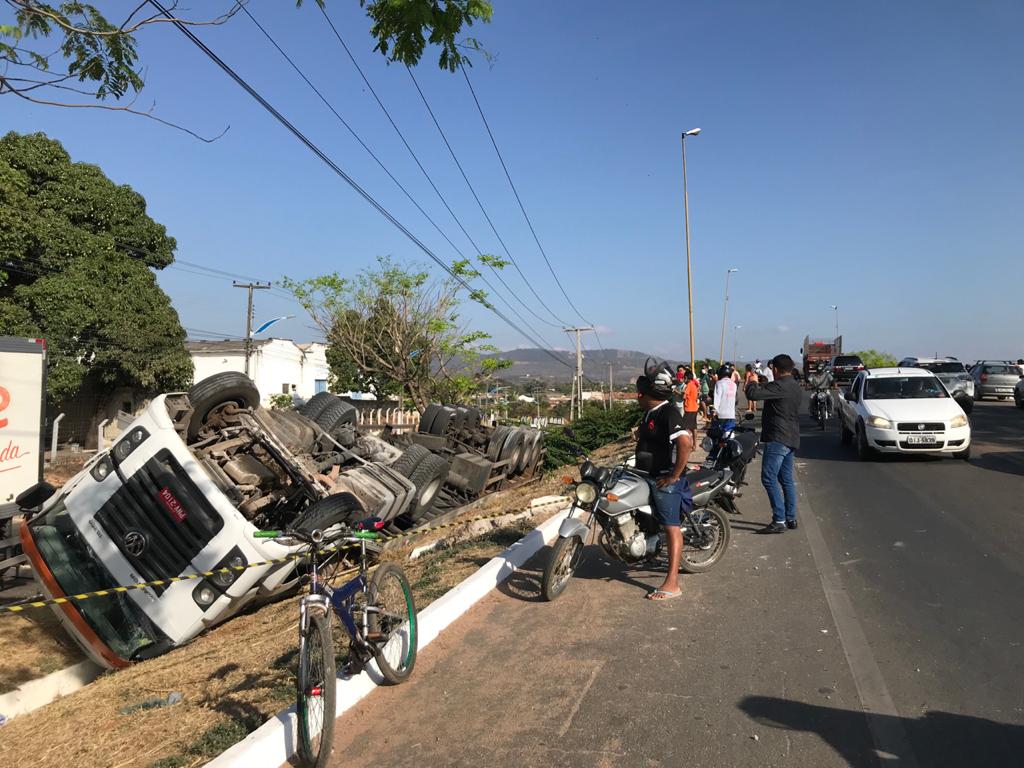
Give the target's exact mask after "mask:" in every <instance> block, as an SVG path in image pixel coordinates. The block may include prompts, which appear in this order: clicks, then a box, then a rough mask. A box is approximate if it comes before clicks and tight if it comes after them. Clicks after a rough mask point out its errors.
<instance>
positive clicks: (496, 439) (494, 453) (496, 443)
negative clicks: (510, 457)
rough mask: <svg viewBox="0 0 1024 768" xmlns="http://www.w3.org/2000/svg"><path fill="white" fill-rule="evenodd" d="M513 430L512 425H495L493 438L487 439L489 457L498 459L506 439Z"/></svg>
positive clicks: (492, 433) (492, 459) (493, 459)
mask: <svg viewBox="0 0 1024 768" xmlns="http://www.w3.org/2000/svg"><path fill="white" fill-rule="evenodd" d="M511 431H512V427H495V428H494V431H493V432H491V439H490V440H488V441H487V458H488V459H490V460H491V461H497V460H498V456H500V455H501V449H502V447H503V446H504V445H505V440H506V439H507V438H508V436H509V433H510V432H511Z"/></svg>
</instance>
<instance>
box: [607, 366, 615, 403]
mask: <svg viewBox="0 0 1024 768" xmlns="http://www.w3.org/2000/svg"><path fill="white" fill-rule="evenodd" d="M614 407H615V366H614V365H612V364H611V363H608V410H609V411H610V410H611V409H612V408H614Z"/></svg>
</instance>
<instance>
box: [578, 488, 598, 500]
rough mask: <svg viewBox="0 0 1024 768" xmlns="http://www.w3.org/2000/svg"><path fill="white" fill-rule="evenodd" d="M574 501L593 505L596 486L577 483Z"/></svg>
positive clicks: (595, 497)
mask: <svg viewBox="0 0 1024 768" xmlns="http://www.w3.org/2000/svg"><path fill="white" fill-rule="evenodd" d="M576 501H578V502H580V503H581V504H593V503H594V502H595V501H597V486H596V485H594V484H593V483H577V484H576Z"/></svg>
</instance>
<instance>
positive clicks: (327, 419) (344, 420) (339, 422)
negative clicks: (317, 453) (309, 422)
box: [315, 398, 357, 433]
mask: <svg viewBox="0 0 1024 768" xmlns="http://www.w3.org/2000/svg"><path fill="white" fill-rule="evenodd" d="M356 414H357V412H356V407H355V406H354V405H352V404H351V403H346V402H345V401H344V400H338V399H337V398H335V400H334V402H333V403H331V404H330V405H328V406H327V407H326V408H324V410H323V411H321V413H320V415H319V416H317V417H316V419H315V421H316V423H317V424H319V425H320V428H321V429H322V430H323V431H324V432H327V433H330V432H331V431H332V430H335V429H337V428H338V427H343V426H345V425H346V424H355V423H356Z"/></svg>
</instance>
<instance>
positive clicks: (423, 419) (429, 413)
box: [419, 403, 441, 435]
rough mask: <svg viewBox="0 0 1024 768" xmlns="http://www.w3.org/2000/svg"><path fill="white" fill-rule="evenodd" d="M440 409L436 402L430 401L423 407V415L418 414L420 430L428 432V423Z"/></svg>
mask: <svg viewBox="0 0 1024 768" xmlns="http://www.w3.org/2000/svg"><path fill="white" fill-rule="evenodd" d="M440 410H441V406H440V405H438V404H437V403H431V404H430V405H428V406H427V407H426V408H424V409H423V415H422V416H420V430H419V431H420V432H423V433H424V434H427V435H429V434H430V425H431V424H433V423H434V418H435V417H436V416H437V412H438V411H440Z"/></svg>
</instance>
